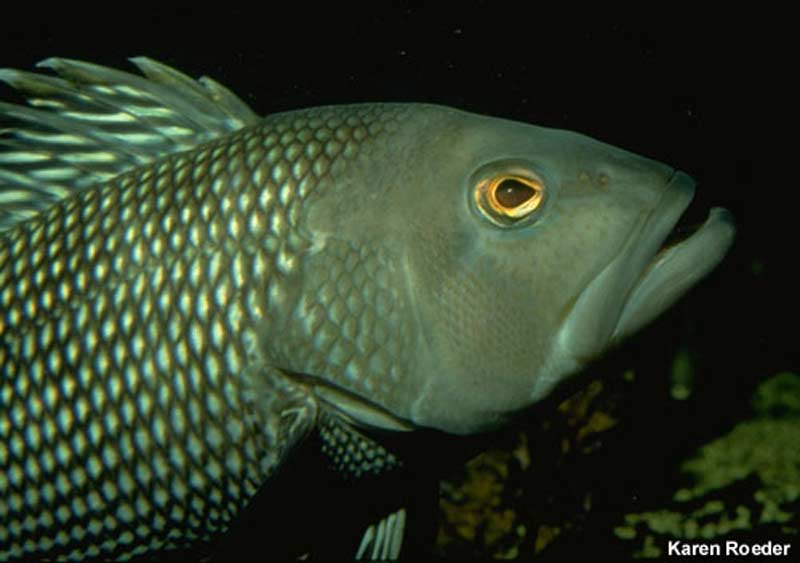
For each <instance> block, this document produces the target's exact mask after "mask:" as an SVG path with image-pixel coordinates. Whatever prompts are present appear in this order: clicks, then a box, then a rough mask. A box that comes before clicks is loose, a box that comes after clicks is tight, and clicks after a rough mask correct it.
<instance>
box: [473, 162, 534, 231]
mask: <svg viewBox="0 0 800 563" xmlns="http://www.w3.org/2000/svg"><path fill="white" fill-rule="evenodd" d="M544 194H545V188H544V184H543V183H542V182H541V181H539V180H538V179H536V178H531V177H527V176H521V175H518V174H501V175H497V176H492V177H489V178H486V179H483V180H481V181H480V182H478V185H477V186H476V189H475V203H476V204H477V206H478V209H480V210H481V212H482V213H483V214H484V215H486V216H487V217H488V218H489V219H490V220H491V221H492V222H493V223H495V224H513V223H515V222H517V221H519V220H520V219H523V218H525V217H528V216H530V215H531V214H532V213H534V212H535V211H536V210H538V209H539V208H540V207H541V206H542V204H543V203H544Z"/></svg>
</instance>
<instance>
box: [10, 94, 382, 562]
mask: <svg viewBox="0 0 800 563" xmlns="http://www.w3.org/2000/svg"><path fill="white" fill-rule="evenodd" d="M395 113H396V112H393V111H391V109H390V108H389V110H383V109H381V108H380V107H372V108H360V109H357V108H354V109H353V110H351V111H350V112H342V111H341V110H337V111H336V112H335V113H334V112H332V111H327V112H326V111H319V110H315V111H304V112H297V113H292V114H287V115H284V116H281V117H273V118H270V119H267V120H266V121H265V123H264V124H260V125H257V126H253V127H250V128H246V129H244V130H242V131H240V132H237V133H235V134H233V135H232V136H230V137H229V138H225V139H221V140H218V141H215V142H212V143H210V144H208V145H207V146H203V147H199V148H197V149H194V150H191V151H187V152H183V153H178V154H175V155H172V156H170V157H168V158H166V159H164V160H163V161H160V162H154V163H153V164H150V165H147V166H144V167H142V168H138V169H134V170H132V171H130V172H128V173H125V174H123V175H121V176H119V177H117V178H115V179H114V180H113V181H111V182H109V183H107V184H104V185H98V186H96V187H93V188H89V189H86V190H84V191H82V192H80V193H78V194H76V195H75V196H73V197H71V198H68V199H66V200H64V201H63V202H61V203H58V204H56V205H54V206H53V207H51V208H50V209H48V210H46V211H45V212H43V213H42V215H41V216H39V217H37V218H35V219H33V220H31V221H30V222H27V223H25V224H23V225H20V226H18V227H15V228H12V229H10V230H8V231H7V232H5V233H3V234H2V244H0V303H2V310H3V312H4V314H3V315H2V316H0V342H2V344H3V346H2V347H0V372H1V373H2V374H3V377H2V380H0V560H8V559H14V558H21V557H26V556H32V555H33V554H35V555H36V556H37V557H62V556H66V557H67V558H69V559H80V558H83V557H97V556H102V557H114V558H118V559H124V558H128V557H132V556H136V555H141V554H143V553H147V552H150V551H155V550H159V549H170V548H177V547H187V546H189V545H192V544H194V543H196V542H197V541H198V540H199V541H211V540H212V539H213V538H214V537H215V535H216V534H217V533H218V532H222V531H224V530H225V529H226V528H227V527H228V525H229V524H230V522H231V520H232V519H233V518H234V517H235V516H236V514H237V513H238V512H239V511H240V510H241V509H242V508H243V507H244V506H245V504H246V503H247V501H248V499H249V498H250V497H252V496H253V494H254V493H255V492H256V490H257V489H258V488H259V487H260V486H261V485H262V484H263V483H264V482H265V481H266V479H267V478H268V477H269V476H270V474H271V473H272V472H273V471H274V470H275V468H276V467H277V465H278V463H279V462H280V458H279V456H278V455H277V454H276V451H277V450H278V448H277V447H276V446H275V443H274V442H275V441H276V440H277V438H278V436H279V434H280V430H278V428H277V427H278V426H279V425H280V424H281V421H280V420H279V418H278V417H277V416H274V415H273V416H267V415H265V414H264V409H263V408H256V407H254V406H253V404H252V398H248V384H247V383H246V382H245V381H244V372H245V363H246V361H247V360H248V358H249V359H250V360H252V358H253V355H254V354H255V353H256V352H255V339H256V335H255V327H257V326H258V325H259V323H263V322H264V319H265V316H266V315H267V314H268V310H270V309H272V310H275V309H280V308H281V307H284V306H287V304H286V303H284V302H282V301H281V295H284V294H285V293H286V289H285V288H282V287H281V276H286V275H288V274H291V273H292V271H293V269H294V268H296V265H297V253H298V252H299V251H302V246H303V244H305V241H303V240H302V238H301V237H300V236H299V234H297V233H295V232H293V231H292V229H293V225H294V223H295V221H296V218H295V215H296V213H297V210H298V203H299V202H300V201H301V200H302V199H303V198H306V197H309V195H310V194H312V193H313V191H314V189H316V188H317V187H318V186H319V184H320V181H321V180H323V179H324V178H325V177H326V176H327V175H328V174H329V173H330V169H331V167H332V165H333V163H335V162H336V161H337V159H342V158H349V157H352V156H353V155H354V154H355V153H356V152H357V151H358V148H359V145H361V144H363V143H365V142H367V141H368V140H369V139H370V138H372V137H374V136H375V135H377V134H380V132H381V131H382V130H383V129H384V128H385V125H386V123H390V121H389V120H388V119H387V118H390V117H393V116H394V114H395ZM268 301H272V302H268ZM323 305H325V304H324V303H323ZM311 306H312V307H313V304H312V305H311ZM334 310H335V309H334ZM265 430H266V431H265ZM34 537H35V538H38V540H36V541H34V540H33V539H31V538H34Z"/></svg>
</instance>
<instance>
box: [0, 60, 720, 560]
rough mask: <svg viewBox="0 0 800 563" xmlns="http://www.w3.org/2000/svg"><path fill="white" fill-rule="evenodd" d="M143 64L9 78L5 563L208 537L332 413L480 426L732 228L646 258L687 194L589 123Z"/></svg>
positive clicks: (3, 189)
mask: <svg viewBox="0 0 800 563" xmlns="http://www.w3.org/2000/svg"><path fill="white" fill-rule="evenodd" d="M136 63H137V64H138V65H139V66H140V68H141V69H142V71H143V72H144V73H145V74H146V75H147V77H148V80H145V79H144V78H141V77H134V76H132V75H128V74H125V73H120V72H118V71H111V70H109V69H104V68H101V67H93V66H91V65H86V64H85V63H76V62H72V61H64V60H58V59H56V60H52V61H50V62H49V63H48V64H49V66H51V67H52V68H53V69H55V70H56V71H57V72H58V73H59V74H60V75H61V76H62V78H60V79H56V78H50V77H44V76H42V75H33V74H27V73H21V72H17V71H3V74H1V75H0V78H2V79H3V80H5V81H7V82H9V83H11V84H12V85H14V86H16V87H18V88H19V89H20V90H22V91H24V92H26V93H27V94H28V95H30V96H31V98H32V103H33V105H35V106H40V107H41V108H42V109H38V110H31V109H25V108H21V107H20V106H15V105H11V104H2V105H0V118H1V119H4V120H5V121H7V122H8V124H9V125H7V128H6V130H5V132H4V133H3V136H2V137H0V139H2V141H3V144H4V146H5V152H0V209H2V212H0V219H2V228H3V230H2V232H0V560H9V559H16V558H23V559H24V558H31V557H33V558H40V557H60V556H67V557H69V558H71V559H81V558H85V557H98V556H99V557H104V558H122V559H124V558H128V557H131V556H134V555H142V554H149V553H155V552H158V551H161V550H164V549H167V550H168V549H172V548H179V547H185V546H189V545H194V544H196V543H198V542H201V543H202V542H212V541H214V540H215V539H216V538H217V537H218V536H219V534H220V533H222V532H224V531H225V530H226V529H227V528H228V527H229V525H230V523H231V521H232V520H233V519H234V518H235V517H236V516H237V514H239V513H240V512H241V510H242V509H243V508H244V507H245V506H247V504H248V502H249V500H250V499H251V498H252V496H253V495H254V494H255V493H256V492H257V491H258V490H260V489H262V488H263V487H264V486H268V485H269V483H268V481H269V479H270V478H271V476H273V474H274V473H275V472H276V470H277V468H279V467H280V465H281V464H282V463H283V462H284V460H285V459H286V457H287V455H288V454H289V453H290V452H291V451H292V450H293V448H295V447H296V446H297V445H298V444H299V443H300V442H301V441H302V440H303V439H304V438H305V437H306V436H307V435H308V434H309V432H311V431H312V429H313V428H314V427H315V426H317V425H318V424H319V421H320V420H321V417H325V416H327V417H331V416H332V417H334V419H335V420H336V421H338V422H336V424H341V425H343V426H342V427H343V428H344V427H352V428H361V429H370V428H378V429H382V430H389V431H396V432H405V431H410V430H414V429H416V428H434V429H437V430H441V431H445V432H452V433H457V434H464V433H472V432H478V431H481V430H485V429H489V428H494V427H496V426H498V425H499V424H501V423H503V422H505V421H506V420H507V419H508V418H509V417H510V416H512V415H513V414H514V413H516V412H519V411H520V410H521V409H524V408H525V407H527V406H529V405H530V404H532V403H533V402H535V401H536V400H539V399H540V398H542V397H543V396H545V395H546V394H547V393H549V391H550V389H551V388H552V387H553V386H554V385H555V384H556V383H557V382H558V381H560V380H561V379H563V378H564V377H565V376H567V375H570V374H572V373H574V372H576V371H577V370H578V369H579V368H580V366H581V365H583V363H584V362H585V361H587V360H588V359H589V358H591V357H594V356H596V355H597V354H599V353H600V352H602V350H604V349H605V348H606V347H607V346H609V345H611V344H612V343H613V342H615V341H617V340H619V339H621V338H623V337H625V336H627V335H628V334H629V333H631V332H633V331H634V330H636V329H637V328H638V327H639V326H641V325H642V324H644V323H646V322H648V321H649V320H650V319H652V318H653V317H654V316H655V315H657V314H658V313H659V312H660V311H661V310H663V309H664V308H665V307H667V306H668V305H669V304H670V303H671V302H672V301H674V300H675V299H676V298H677V297H678V296H679V295H680V294H682V293H683V291H685V290H686V289H687V288H688V287H689V286H690V285H692V284H693V283H694V282H695V281H696V280H697V279H699V278H700V277H702V275H704V274H705V273H706V272H707V271H709V270H710V269H711V268H712V267H713V266H714V265H715V264H716V262H718V261H719V259H721V257H722V256H723V254H724V252H725V250H726V249H727V247H728V245H729V244H730V240H731V236H732V232H733V230H732V227H731V225H730V222H729V220H728V219H727V217H726V216H724V213H723V212H722V211H716V212H715V213H714V214H712V217H711V218H710V219H709V222H708V223H707V224H706V225H705V226H704V227H703V229H701V231H700V232H698V233H697V234H696V235H695V236H694V237H692V239H690V240H689V241H686V242H685V243H682V244H681V245H678V247H674V248H673V249H672V250H667V251H662V252H660V253H659V254H658V255H656V252H657V251H658V249H659V246H660V245H661V243H662V241H663V239H664V237H666V234H667V233H668V231H669V230H670V229H671V228H672V225H673V224H674V222H675V221H676V220H677V218H678V216H679V215H680V213H681V212H682V211H683V209H684V208H685V206H686V205H688V202H689V199H691V192H692V185H691V181H690V180H689V179H688V177H686V176H684V175H682V174H680V173H676V172H675V171H673V170H672V169H671V168H668V167H666V166H664V165H661V164H658V163H655V162H652V161H649V160H646V159H643V158H640V157H637V156H635V155H631V154H630V153H626V152H624V151H621V150H619V149H615V148H613V147H609V146H607V145H603V144H601V143H598V142H596V141H594V140H592V139H589V138H587V137H583V136H580V135H577V134H574V133H569V132H563V131H553V130H547V129H542V128H537V127H533V126H529V125H523V124H518V123H513V122H508V121H503V120H498V119H493V118H486V117H481V116H475V115H471V114H466V113H463V112H459V111H456V110H451V109H449V108H442V107H437V106H426V105H416V104H388V105H385V104H365V105H357V106H341V107H326V108H313V109H309V110H300V111H297V112H289V113H285V114H279V115H274V116H269V117H267V118H265V119H263V120H262V119H260V118H257V117H256V116H254V115H253V114H252V112H250V111H249V110H248V109H247V108H246V107H245V106H244V104H242V103H241V102H240V101H239V100H237V99H236V98H235V97H234V96H233V95H232V94H230V93H229V92H227V91H226V90H224V89H223V88H222V87H221V86H219V85H217V84H216V83H213V82H211V81H205V82H194V81H192V80H190V79H188V78H186V77H184V76H183V75H180V74H178V73H177V72H176V71H174V70H172V69H168V68H167V67H163V66H161V65H158V64H157V63H154V62H152V61H148V60H146V59H138V60H136ZM43 100H44V101H47V100H49V101H51V102H54V103H50V104H46V103H42V101H43ZM0 131H2V130H0ZM509 179H510V180H509ZM481 190H483V191H481ZM486 190H504V191H502V192H500V191H498V192H494V191H493V192H491V193H488V195H487V193H486ZM534 195H535V197H537V198H540V199H541V201H540V202H539V200H534V199H533V198H534ZM487 202H488V203H487ZM518 202H522V203H519V205H517V204H518ZM520 205H522V206H523V207H520ZM601 294H602V298H600V297H599V296H600V295H601ZM332 439H333V438H332ZM388 456H389V454H388V453H386V452H382V453H380V454H378V457H379V458H381V459H383V460H384V461H386V462H387V464H388V465H391V463H389V461H388V460H389V457H388ZM365 463H366V462H365ZM381 463H383V461H382V462H381ZM375 467H377V465H374V466H370V470H373V469H375ZM381 467H383V466H382V465H381ZM351 469H352V467H351ZM376 471H377V469H376Z"/></svg>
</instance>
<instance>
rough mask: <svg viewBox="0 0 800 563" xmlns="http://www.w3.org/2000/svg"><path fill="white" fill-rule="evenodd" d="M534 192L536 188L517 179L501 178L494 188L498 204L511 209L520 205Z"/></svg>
mask: <svg viewBox="0 0 800 563" xmlns="http://www.w3.org/2000/svg"><path fill="white" fill-rule="evenodd" d="M535 194H536V190H534V189H533V188H532V187H530V186H528V185H527V184H523V183H522V182H520V181H519V180H503V181H502V182H500V185H499V186H497V189H496V190H495V197H496V198H497V201H498V202H500V205H502V206H503V207H507V208H511V209H513V208H514V207H518V206H520V205H522V204H523V203H525V202H526V201H528V200H529V199H530V198H532V197H533V196H534V195H535Z"/></svg>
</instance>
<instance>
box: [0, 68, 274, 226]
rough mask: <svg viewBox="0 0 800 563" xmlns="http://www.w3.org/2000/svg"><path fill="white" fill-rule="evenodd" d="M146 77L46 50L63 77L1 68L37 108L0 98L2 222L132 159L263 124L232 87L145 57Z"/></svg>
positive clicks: (1, 77) (137, 161) (135, 162)
mask: <svg viewBox="0 0 800 563" xmlns="http://www.w3.org/2000/svg"><path fill="white" fill-rule="evenodd" d="M131 61H132V62H133V64H134V65H136V66H137V67H138V68H139V70H140V71H141V72H142V74H143V76H138V75H135V74H130V73H127V72H123V71H119V70H114V69H110V68H107V67H103V66H98V65H94V64H90V63H85V62H81V61H74V60H68V59H58V58H53V59H47V60H45V61H42V62H41V63H39V66H40V67H44V68H48V69H51V70H53V71H54V72H55V74H56V76H50V75H43V74H38V73H34V72H25V71H19V70H13V69H1V70H0V81H3V82H6V83H8V84H9V85H11V86H12V87H14V88H16V89H17V90H19V91H20V92H21V93H22V94H23V95H24V96H25V97H26V99H27V101H28V104H29V105H30V106H32V107H25V106H21V105H16V104H10V103H4V102H0V231H2V230H4V229H7V228H9V227H11V226H12V225H14V224H16V223H18V222H19V221H22V220H25V219H27V218H29V217H31V216H32V215H35V214H36V213H37V212H38V211H39V210H41V209H44V208H46V207H48V206H49V205H50V204H52V202H53V201H55V200H57V199H60V198H63V197H65V196H67V195H69V194H70V193H74V192H75V191H79V190H82V189H84V188H86V187H88V186H91V185H93V184H95V183H97V182H102V181H105V180H108V179H110V178H112V177H114V176H116V175H118V174H120V173H122V172H125V171H127V170H129V169H131V168H133V167H135V166H140V165H142V164H145V163H147V162H150V161H152V160H155V159H157V158H160V157H163V156H165V155H167V154H171V153H175V152H179V151H183V150H187V149H190V148H192V147H195V146H197V145H199V144H201V143H204V142H208V141H210V140H212V139H215V138H217V137H220V136H222V135H225V134H228V133H230V132H232V131H235V130H237V129H240V128H242V127H245V126H246V125H250V124H252V123H256V122H257V121H258V120H259V117H258V116H257V115H256V114H255V113H254V112H253V111H252V110H251V109H250V108H249V107H248V106H247V104H245V103H244V102H243V101H241V100H240V99H239V98H237V97H236V96H235V95H234V94H233V93H231V92H230V91H229V90H228V89H227V88H225V87H224V86H222V85H220V84H218V83H217V82H215V81H213V80H211V79H210V78H206V77H202V78H200V79H199V80H193V79H192V78H189V77H188V76H186V75H185V74H183V73H181V72H179V71H177V70H175V69H173V68H170V67H168V66H166V65H164V64H162V63H159V62H156V61H153V60H151V59H148V58H146V57H137V58H134V59H131Z"/></svg>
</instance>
